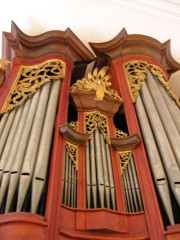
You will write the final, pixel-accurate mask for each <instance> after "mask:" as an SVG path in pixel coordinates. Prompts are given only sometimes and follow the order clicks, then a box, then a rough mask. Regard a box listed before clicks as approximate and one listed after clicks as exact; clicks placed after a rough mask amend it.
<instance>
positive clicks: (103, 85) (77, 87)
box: [70, 66, 122, 101]
mask: <svg viewBox="0 0 180 240" xmlns="http://www.w3.org/2000/svg"><path fill="white" fill-rule="evenodd" d="M108 69H109V68H108V67H107V66H105V67H103V68H102V69H100V70H99V71H98V68H95V69H94V71H93V73H88V76H87V78H82V79H81V80H77V82H76V83H74V84H73V85H72V87H71V88H70V91H71V92H89V91H92V90H94V91H95V92H96V98H95V100H96V101H101V100H102V99H103V98H104V95H105V94H107V95H108V96H110V97H112V98H114V99H117V100H119V101H122V99H121V97H120V96H119V95H118V93H117V91H115V90H114V89H111V88H110V86H111V82H109V79H110V77H111V75H110V74H106V72H107V70H108Z"/></svg>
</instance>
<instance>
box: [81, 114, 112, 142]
mask: <svg viewBox="0 0 180 240" xmlns="http://www.w3.org/2000/svg"><path fill="white" fill-rule="evenodd" d="M107 121H108V120H107V117H106V116H105V115H103V114H101V113H99V112H90V113H85V127H86V128H85V129H86V133H89V134H91V135H92V133H93V132H94V130H95V129H97V128H98V129H99V130H100V131H101V132H102V134H103V136H104V139H105V140H106V141H107V142H108V143H109V144H110V138H109V129H108V122H107Z"/></svg>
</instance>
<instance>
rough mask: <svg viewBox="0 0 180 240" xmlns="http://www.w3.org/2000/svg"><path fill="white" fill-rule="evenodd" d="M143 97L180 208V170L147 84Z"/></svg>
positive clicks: (144, 87) (143, 87)
mask: <svg viewBox="0 0 180 240" xmlns="http://www.w3.org/2000/svg"><path fill="white" fill-rule="evenodd" d="M141 96H142V100H143V103H144V106H145V109H146V112H147V115H148V119H149V121H150V124H151V128H152V130H153V134H154V136H155V138H156V141H157V145H158V149H159V152H160V155H161V159H162V161H163V165H164V167H165V169H166V174H167V176H168V179H169V184H170V187H171V189H172V191H173V193H174V196H175V198H176V200H177V203H178V204H179V206H180V170H179V167H178V165H177V162H176V159H175V156H174V153H173V151H172V148H171V146H170V143H169V140H168V138H167V135H166V132H165V130H164V127H163V125H162V122H161V120H160V118H159V114H158V112H157V109H156V107H155V105H154V102H153V99H152V97H151V94H150V92H149V90H148V88H147V86H146V83H145V82H144V83H143V86H142V90H141Z"/></svg>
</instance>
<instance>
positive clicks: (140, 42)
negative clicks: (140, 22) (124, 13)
mask: <svg viewBox="0 0 180 240" xmlns="http://www.w3.org/2000/svg"><path fill="white" fill-rule="evenodd" d="M168 44H169V43H166V44H161V43H160V42H158V41H157V40H155V39H153V38H151V37H147V36H143V35H138V34H134V35H128V34H127V33H126V31H125V29H123V30H122V31H121V32H120V33H119V35H118V36H116V37H115V38H114V39H113V40H111V41H109V42H106V43H90V46H91V48H92V49H93V51H94V53H95V55H96V57H94V55H93V54H92V53H91V51H89V50H88V49H87V48H86V47H85V46H84V45H83V44H82V42H81V41H80V40H79V39H78V38H77V37H76V36H75V34H74V33H73V32H72V31H71V30H70V29H67V30H66V31H64V32H63V31H51V32H47V33H45V34H43V35H39V36H35V37H30V36H27V35H26V34H24V33H23V32H21V30H20V29H19V28H18V27H17V26H16V25H15V24H14V23H12V31H11V33H6V32H4V33H3V49H4V50H3V56H2V58H3V59H5V61H4V64H3V60H2V64H0V67H1V69H0V70H1V72H2V73H3V74H1V75H0V78H1V79H0V83H2V84H1V86H0V113H1V115H0V238H1V239H2V240H11V239H14V238H15V239H22V240H23V239H40V240H45V239H49V240H52V239H53V240H56V239H57V240H58V239H59V240H60V239H62V240H67V239H78V240H79V239H99V240H105V239H107V240H115V239H139V240H140V239H151V240H156V239H158V240H160V239H162V240H165V239H167V240H176V239H179V238H180V152H179V151H180V135H179V133H180V124H179V123H180V122H179V106H180V102H179V99H178V97H177V96H176V94H175V93H174V92H173V90H172V88H171V86H170V85H169V83H168V78H169V76H170V74H171V73H173V72H175V71H177V70H179V69H180V64H179V63H177V62H175V61H174V59H173V58H172V57H171V55H170V51H169V50H168V49H169V45H168Z"/></svg>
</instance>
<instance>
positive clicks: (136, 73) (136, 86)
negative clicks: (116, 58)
mask: <svg viewBox="0 0 180 240" xmlns="http://www.w3.org/2000/svg"><path fill="white" fill-rule="evenodd" d="M125 70H126V74H127V79H128V83H129V88H130V93H131V98H132V101H133V102H136V99H137V97H138V95H139V91H140V90H141V86H142V82H143V81H144V80H145V78H146V75H147V63H146V62H138V61H130V62H128V63H126V64H125Z"/></svg>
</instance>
